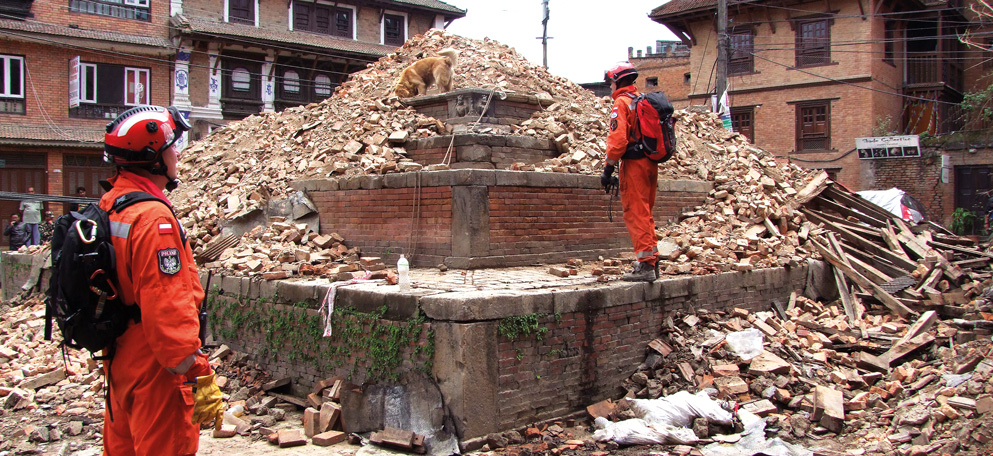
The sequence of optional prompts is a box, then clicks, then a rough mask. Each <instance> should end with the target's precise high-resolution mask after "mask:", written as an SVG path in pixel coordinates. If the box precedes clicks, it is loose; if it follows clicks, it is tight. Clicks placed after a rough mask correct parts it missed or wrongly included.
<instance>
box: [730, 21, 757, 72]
mask: <svg viewBox="0 0 993 456" xmlns="http://www.w3.org/2000/svg"><path fill="white" fill-rule="evenodd" d="M754 52H755V34H754V33H753V32H752V31H751V30H750V29H740V30H734V31H732V33H731V55H730V56H729V58H728V74H748V73H752V72H754V71H755V55H754V54H753V53H754Z"/></svg>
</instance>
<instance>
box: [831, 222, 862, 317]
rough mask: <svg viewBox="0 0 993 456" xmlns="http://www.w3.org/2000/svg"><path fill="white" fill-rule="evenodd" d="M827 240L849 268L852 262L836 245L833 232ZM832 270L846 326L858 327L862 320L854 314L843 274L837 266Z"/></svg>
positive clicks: (836, 241)
mask: <svg viewBox="0 0 993 456" xmlns="http://www.w3.org/2000/svg"><path fill="white" fill-rule="evenodd" d="M828 240H829V241H830V242H831V248H832V249H833V250H834V253H835V254H837V255H838V258H839V259H840V260H841V262H842V263H844V264H845V265H846V266H848V267H849V268H850V267H852V264H851V263H849V261H848V258H847V257H845V252H844V251H843V250H842V249H841V246H839V245H838V240H837V239H835V237H834V233H828ZM832 269H833V270H834V282H835V284H836V285H837V286H838V294H840V295H841V305H842V306H843V307H844V308H845V317H847V318H848V326H850V327H852V328H858V327H859V325H858V322H859V321H862V316H861V315H856V312H855V303H854V302H853V300H852V295H851V294H850V293H849V291H848V282H846V281H845V275H844V274H842V272H841V270H839V269H838V268H832Z"/></svg>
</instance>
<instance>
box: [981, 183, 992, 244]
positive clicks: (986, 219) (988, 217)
mask: <svg viewBox="0 0 993 456" xmlns="http://www.w3.org/2000/svg"><path fill="white" fill-rule="evenodd" d="M991 224H993V189H990V190H987V191H986V204H984V205H983V228H985V229H986V232H987V233H989V232H990V225H991Z"/></svg>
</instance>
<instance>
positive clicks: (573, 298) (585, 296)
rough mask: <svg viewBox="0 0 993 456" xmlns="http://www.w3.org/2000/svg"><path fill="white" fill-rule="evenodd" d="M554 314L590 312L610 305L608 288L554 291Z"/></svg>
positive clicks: (552, 292)
mask: <svg viewBox="0 0 993 456" xmlns="http://www.w3.org/2000/svg"><path fill="white" fill-rule="evenodd" d="M551 295H552V310H553V311H552V313H555V314H566V313H572V312H590V311H597V310H601V309H605V308H607V306H608V305H609V304H608V303H609V299H608V297H607V296H608V292H607V289H606V288H590V289H579V290H552V291H551Z"/></svg>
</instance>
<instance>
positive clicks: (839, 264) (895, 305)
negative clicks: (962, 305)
mask: <svg viewBox="0 0 993 456" xmlns="http://www.w3.org/2000/svg"><path fill="white" fill-rule="evenodd" d="M810 242H812V243H813V244H814V247H816V248H817V251H818V252H820V253H821V256H823V257H824V259H826V260H827V261H828V262H829V263H831V264H832V265H834V266H835V267H836V268H840V269H841V271H842V272H843V273H844V274H845V276H846V277H848V278H850V279H852V280H853V281H854V282H855V283H856V284H858V286H860V287H862V288H863V289H864V290H866V291H869V292H871V293H872V295H873V296H875V297H876V298H877V299H879V300H880V301H882V303H883V305H885V306H886V307H888V308H889V309H890V310H892V311H893V312H895V313H896V314H897V315H900V316H901V317H904V318H907V317H909V316H912V315H917V312H914V311H913V310H911V309H910V308H909V307H907V306H905V305H904V304H903V303H901V302H900V301H898V300H897V299H896V298H895V297H893V295H891V294H889V293H887V292H886V290H883V289H882V288H880V287H879V285H876V284H875V283H873V282H872V281H871V280H869V279H867V278H866V277H865V276H863V275H862V274H859V272H858V271H856V270H855V269H854V268H852V267H851V266H848V265H846V264H845V263H844V262H843V261H841V259H840V258H838V257H837V256H836V255H834V254H833V253H831V251H830V250H829V249H828V248H827V247H825V246H823V245H821V243H819V242H817V240H816V239H811V240H810Z"/></svg>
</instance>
